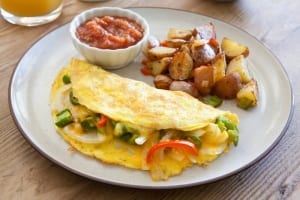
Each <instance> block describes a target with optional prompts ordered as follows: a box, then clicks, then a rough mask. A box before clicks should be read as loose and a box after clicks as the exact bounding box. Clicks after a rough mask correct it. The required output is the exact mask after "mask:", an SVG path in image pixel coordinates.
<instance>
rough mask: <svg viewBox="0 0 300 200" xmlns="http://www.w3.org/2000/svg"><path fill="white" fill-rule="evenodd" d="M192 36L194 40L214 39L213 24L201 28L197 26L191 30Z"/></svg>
mask: <svg viewBox="0 0 300 200" xmlns="http://www.w3.org/2000/svg"><path fill="white" fill-rule="evenodd" d="M193 36H194V37H195V38H196V39H204V40H209V39H211V38H214V39H215V38H216V30H215V26H214V25H213V23H211V22H210V23H208V24H205V25H203V26H198V27H196V28H194V30H193Z"/></svg>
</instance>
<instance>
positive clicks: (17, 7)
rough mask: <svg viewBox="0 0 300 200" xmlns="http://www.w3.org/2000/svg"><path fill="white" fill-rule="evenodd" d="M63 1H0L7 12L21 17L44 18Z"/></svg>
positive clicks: (0, 4)
mask: <svg viewBox="0 0 300 200" xmlns="http://www.w3.org/2000/svg"><path fill="white" fill-rule="evenodd" d="M62 1H63V0H0V6H1V7H2V9H4V10H5V11H7V12H9V13H11V14H13V15H16V16H20V17H23V16H24V17H34V16H42V15H46V14H48V13H51V12H52V11H53V10H55V9H56V8H58V7H59V5H60V4H61V2H62Z"/></svg>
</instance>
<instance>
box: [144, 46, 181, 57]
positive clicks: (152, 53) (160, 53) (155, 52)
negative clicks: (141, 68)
mask: <svg viewBox="0 0 300 200" xmlns="http://www.w3.org/2000/svg"><path fill="white" fill-rule="evenodd" d="M176 51H177V49H176V48H170V47H162V46H157V47H154V48H151V49H149V51H148V53H147V57H148V59H150V60H159V59H161V58H164V57H170V56H173V55H174V54H175V52H176Z"/></svg>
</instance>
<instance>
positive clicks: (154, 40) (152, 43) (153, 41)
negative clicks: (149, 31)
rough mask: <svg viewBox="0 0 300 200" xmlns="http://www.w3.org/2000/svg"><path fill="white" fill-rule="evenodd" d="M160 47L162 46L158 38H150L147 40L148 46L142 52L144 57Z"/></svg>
mask: <svg viewBox="0 0 300 200" xmlns="http://www.w3.org/2000/svg"><path fill="white" fill-rule="evenodd" d="M158 46H160V41H159V40H158V39H157V38H156V37H154V36H152V35H150V36H149V37H148V39H147V42H146V44H145V45H144V46H143V50H142V51H143V53H144V55H145V56H147V55H148V51H149V50H150V49H152V48H154V47H158Z"/></svg>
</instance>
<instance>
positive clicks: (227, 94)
mask: <svg viewBox="0 0 300 200" xmlns="http://www.w3.org/2000/svg"><path fill="white" fill-rule="evenodd" d="M241 88H242V80H241V77H240V75H239V74H238V73H236V72H234V73H230V74H226V75H225V76H224V77H223V78H221V79H220V80H218V81H217V82H216V83H215V84H214V86H213V89H212V93H213V94H215V95H217V96H218V97H220V98H222V99H234V98H236V95H237V93H238V92H239V91H240V89H241Z"/></svg>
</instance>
